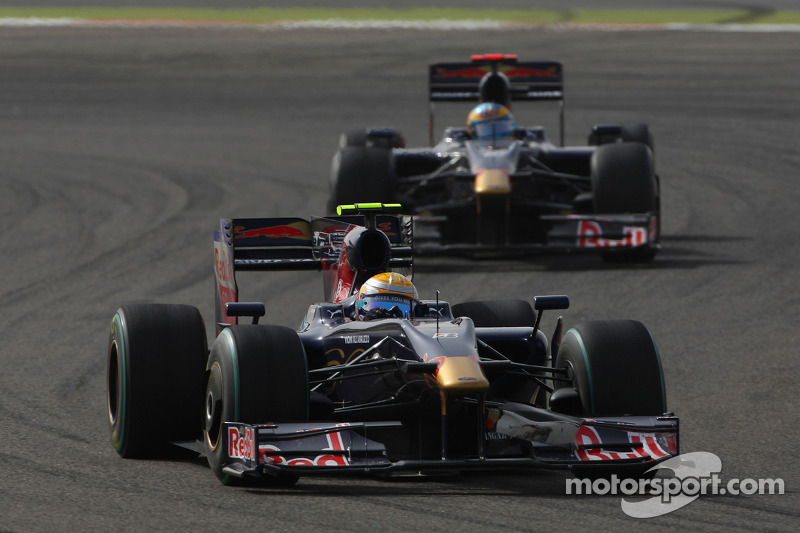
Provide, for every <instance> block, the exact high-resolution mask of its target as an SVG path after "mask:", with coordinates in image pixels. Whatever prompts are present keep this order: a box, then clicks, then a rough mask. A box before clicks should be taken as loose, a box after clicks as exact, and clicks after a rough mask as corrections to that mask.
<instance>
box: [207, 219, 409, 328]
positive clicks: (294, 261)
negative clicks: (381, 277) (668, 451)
mask: <svg viewBox="0 0 800 533" xmlns="http://www.w3.org/2000/svg"><path fill="white" fill-rule="evenodd" d="M380 209H381V206H380V205H378V207H377V208H376V209H374V211H375V213H367V214H355V215H339V216H332V217H327V218H317V217H312V218H311V219H310V220H306V219H303V218H296V217H291V218H290V217H287V218H234V219H221V220H220V227H219V229H218V230H216V231H215V232H214V265H215V269H214V270H215V278H216V284H217V302H218V305H217V323H218V324H236V323H237V320H236V318H237V317H236V316H230V315H228V314H227V312H226V305H227V304H228V303H231V302H237V301H239V300H238V294H239V289H238V285H237V283H236V273H237V272H240V271H280V270H322V271H325V270H333V269H335V268H337V267H338V263H339V259H340V257H341V256H342V243H343V241H344V237H345V235H346V234H347V233H348V232H349V231H350V230H351V229H353V228H357V227H363V226H365V225H367V224H369V225H370V227H374V228H375V229H376V230H378V231H381V232H383V233H384V234H385V235H386V237H388V240H389V246H390V259H389V264H388V267H389V268H390V269H398V270H401V269H406V270H407V271H410V269H411V267H412V263H413V261H412V257H413V253H412V249H411V244H410V243H411V230H410V228H411V224H410V220H409V221H406V220H405V217H403V216H398V215H392V214H381V213H380V212H379V211H380ZM358 212H359V213H360V211H358ZM325 279H328V278H327V277H326V278H325ZM325 288H326V290H328V289H329V288H328V287H325ZM326 296H328V295H327V294H326Z"/></svg>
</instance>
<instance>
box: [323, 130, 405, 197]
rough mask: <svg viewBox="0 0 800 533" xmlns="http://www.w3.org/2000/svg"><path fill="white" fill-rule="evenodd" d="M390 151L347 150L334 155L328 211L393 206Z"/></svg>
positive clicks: (341, 150) (367, 148)
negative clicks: (342, 207)
mask: <svg viewBox="0 0 800 533" xmlns="http://www.w3.org/2000/svg"><path fill="white" fill-rule="evenodd" d="M395 182H396V177H395V173H394V164H393V156H392V151H391V150H387V149H384V148H371V147H360V146H347V147H344V148H340V149H339V150H337V151H336V154H335V155H334V157H333V162H332V163H331V181H330V196H329V199H328V211H329V212H330V213H335V212H336V207H337V206H339V205H349V204H354V203H358V202H370V203H372V202H375V203H378V202H380V203H393V202H394V198H395Z"/></svg>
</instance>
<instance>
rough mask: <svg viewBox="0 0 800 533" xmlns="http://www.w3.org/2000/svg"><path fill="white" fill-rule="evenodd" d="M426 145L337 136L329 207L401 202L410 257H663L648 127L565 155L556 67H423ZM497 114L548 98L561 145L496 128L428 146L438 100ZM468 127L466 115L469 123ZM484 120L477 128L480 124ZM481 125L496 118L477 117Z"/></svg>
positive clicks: (500, 58)
mask: <svg viewBox="0 0 800 533" xmlns="http://www.w3.org/2000/svg"><path fill="white" fill-rule="evenodd" d="M429 101H430V119H429V135H430V142H431V146H432V148H405V140H404V138H403V136H402V134H401V133H400V132H398V131H396V130H393V129H391V128H367V129H360V130H352V131H349V132H346V133H344V134H342V136H341V138H340V143H339V144H340V146H339V148H338V150H337V151H336V153H335V155H334V158H333V162H332V166H331V181H330V196H329V203H328V207H329V209H333V208H335V206H337V205H339V204H350V203H355V202H363V201H374V200H381V201H383V202H398V203H401V204H402V205H403V206H404V207H405V208H406V209H408V210H410V212H411V213H413V214H414V215H416V216H415V225H414V231H415V232H416V236H415V242H416V249H415V252H417V253H442V252H444V253H464V254H468V255H476V254H485V253H494V254H497V253H501V254H504V255H507V254H511V253H514V254H519V253H531V252H538V251H569V252H574V251H590V252H599V253H601V254H602V256H603V258H604V259H607V260H612V261H614V260H616V261H649V260H651V259H653V258H654V257H655V255H656V253H657V252H658V250H659V248H660V242H659V230H660V227H659V226H660V193H659V190H660V185H659V178H658V176H657V175H656V173H655V169H654V157H653V139H652V135H651V133H650V131H649V128H648V127H647V125H645V124H599V125H595V126H594V127H593V128H592V131H591V133H590V135H589V140H588V145H587V146H577V147H565V146H564V92H563V68H562V65H561V64H560V63H557V62H551V61H550V62H541V61H540V62H520V61H518V60H517V57H516V56H514V55H501V54H494V55H480V56H473V58H472V61H471V62H468V63H436V64H433V65H430V67H429ZM442 101H459V102H460V101H473V102H480V103H483V104H484V105H485V106H486V107H485V108H483V109H482V108H480V107H479V108H476V110H473V112H476V111H477V113H478V114H480V115H481V116H482V117H483V118H484V119H487V118H489V117H490V113H492V112H493V111H492V107H494V106H497V108H498V109H500V111H499V112H500V113H501V114H502V115H503V116H500V117H497V118H498V120H500V119H504V118H505V119H510V118H511V116H510V113H508V112H509V110H510V108H511V104H512V103H513V102H522V101H555V102H557V103H558V104H559V108H560V129H561V132H560V138H561V145H560V146H555V145H554V144H552V143H551V142H550V141H549V140H548V139H547V136H546V134H545V129H544V127H541V126H536V127H516V123H515V122H514V123H513V125H512V129H509V130H504V129H503V130H500V131H491V130H488V129H487V130H486V131H477V128H479V127H481V126H480V125H479V126H478V127H477V128H473V127H467V128H463V127H462V128H454V127H451V128H447V129H446V130H445V132H444V137H443V139H442V140H441V141H440V142H439V143H438V144H436V145H435V146H433V143H434V141H433V123H434V102H442ZM470 118H471V119H472V118H473V117H472V115H471V117H470ZM478 120H480V119H478ZM483 122H484V123H483V126H484V127H487V128H488V126H489V124H491V123H492V121H489V120H484V121H483Z"/></svg>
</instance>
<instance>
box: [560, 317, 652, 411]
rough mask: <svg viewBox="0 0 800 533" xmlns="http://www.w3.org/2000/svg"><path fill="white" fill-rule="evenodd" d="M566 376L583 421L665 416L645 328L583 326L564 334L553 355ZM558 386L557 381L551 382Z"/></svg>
mask: <svg viewBox="0 0 800 533" xmlns="http://www.w3.org/2000/svg"><path fill="white" fill-rule="evenodd" d="M555 367H556V368H563V369H565V370H566V371H567V377H569V378H571V379H572V385H569V384H565V383H563V382H562V383H561V385H557V388H562V387H572V388H574V389H575V391H576V392H577V395H578V398H579V400H580V403H579V409H580V412H579V413H568V414H575V415H578V416H584V417H593V416H622V415H648V416H657V415H661V414H664V413H665V412H666V411H667V401H666V392H665V389H664V375H663V373H662V370H661V359H660V358H659V355H658V350H657V349H656V346H655V343H654V342H653V339H652V337H651V336H650V333H649V332H648V331H647V328H646V327H645V326H644V325H643V324H642V323H641V322H637V321H635V320H604V321H595V322H585V323H582V324H578V325H577V326H575V327H573V328H571V329H570V330H568V331H567V332H566V333H565V334H564V337H563V339H562V342H561V345H560V347H559V350H558V355H557V356H556V363H555ZM557 383H558V382H557Z"/></svg>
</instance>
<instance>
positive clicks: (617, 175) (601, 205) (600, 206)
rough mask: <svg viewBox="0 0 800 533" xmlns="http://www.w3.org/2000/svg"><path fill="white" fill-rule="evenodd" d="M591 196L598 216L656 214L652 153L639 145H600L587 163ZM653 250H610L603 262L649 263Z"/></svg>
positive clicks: (652, 248)
mask: <svg viewBox="0 0 800 533" xmlns="http://www.w3.org/2000/svg"><path fill="white" fill-rule="evenodd" d="M591 177H592V197H593V201H594V211H595V213H598V214H624V213H650V212H655V213H656V215H657V216H658V217H659V218H660V213H659V194H658V181H657V178H656V174H655V169H654V165H653V152H652V150H651V149H650V148H649V147H648V146H647V145H645V144H643V143H638V142H622V143H614V144H604V145H602V146H600V147H598V148H597V150H595V152H594V153H593V154H592V160H591ZM656 252H657V248H656V247H649V246H648V247H642V248H638V249H634V250H623V251H619V250H617V251H610V252H606V253H604V254H603V256H602V257H603V259H605V260H607V261H618V262H631V261H650V260H652V259H653V258H654V257H655V255H656Z"/></svg>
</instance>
